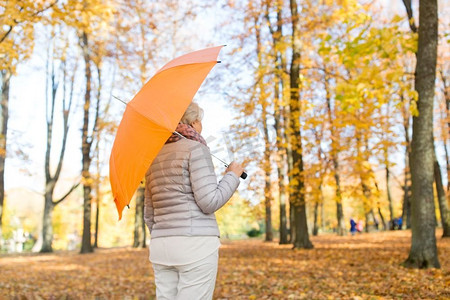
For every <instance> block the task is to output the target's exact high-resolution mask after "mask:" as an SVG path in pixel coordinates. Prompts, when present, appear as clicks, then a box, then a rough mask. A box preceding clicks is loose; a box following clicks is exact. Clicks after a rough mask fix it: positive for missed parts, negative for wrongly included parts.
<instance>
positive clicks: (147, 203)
mask: <svg viewBox="0 0 450 300" xmlns="http://www.w3.org/2000/svg"><path fill="white" fill-rule="evenodd" d="M148 184H149V183H148V182H147V183H146V186H145V200H144V222H145V224H147V227H148V230H149V231H150V234H151V233H152V227H153V223H154V221H153V203H152V195H151V193H150V188H149V186H148Z"/></svg>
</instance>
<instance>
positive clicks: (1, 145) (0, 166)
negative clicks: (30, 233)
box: [0, 70, 11, 240]
mask: <svg viewBox="0 0 450 300" xmlns="http://www.w3.org/2000/svg"><path fill="white" fill-rule="evenodd" d="M1 76H2V102H1V105H0V108H1V112H0V118H1V120H0V126H1V128H0V240H1V239H2V236H3V235H2V220H3V205H4V200H5V159H6V135H7V132H8V118H9V83H10V79H11V73H10V72H9V71H8V70H2V71H1Z"/></svg>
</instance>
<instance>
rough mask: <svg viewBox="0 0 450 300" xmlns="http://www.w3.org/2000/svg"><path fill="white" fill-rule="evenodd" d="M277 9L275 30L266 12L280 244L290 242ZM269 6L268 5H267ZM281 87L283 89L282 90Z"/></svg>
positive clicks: (278, 15) (279, 15)
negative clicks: (271, 59) (271, 57)
mask: <svg viewBox="0 0 450 300" xmlns="http://www.w3.org/2000/svg"><path fill="white" fill-rule="evenodd" d="M275 5H276V10H277V26H276V29H275V30H274V29H273V27H272V25H271V24H270V18H269V13H266V19H267V22H269V29H270V32H271V34H272V42H273V49H274V64H275V80H274V94H275V103H274V106H275V108H274V111H275V113H274V118H275V124H274V128H275V132H276V146H277V149H278V157H277V172H278V183H279V184H278V187H279V193H278V195H279V197H278V198H279V201H280V242H279V243H280V245H283V244H288V243H289V241H288V230H287V219H286V202H287V201H286V200H287V199H286V190H287V183H286V182H287V178H286V177H287V175H286V164H287V161H286V159H287V156H286V147H285V146H284V141H285V139H284V134H283V132H282V128H283V127H284V125H283V121H285V116H284V110H283V106H282V101H281V100H282V98H283V95H284V92H283V91H284V86H285V85H284V76H283V69H282V68H283V54H282V53H280V51H279V50H278V44H279V43H280V39H281V38H282V36H283V32H282V5H280V1H277V2H276V4H275ZM267 8H268V7H267ZM280 89H281V91H280Z"/></svg>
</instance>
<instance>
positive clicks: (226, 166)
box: [214, 156, 247, 180]
mask: <svg viewBox="0 0 450 300" xmlns="http://www.w3.org/2000/svg"><path fill="white" fill-rule="evenodd" d="M214 157H215V156H214ZM216 158H217V157H216ZM224 165H225V168H228V164H224ZM240 177H241V178H242V179H244V180H245V179H246V178H247V173H245V172H242V174H241V176H240Z"/></svg>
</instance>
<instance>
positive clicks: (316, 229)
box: [312, 201, 319, 236]
mask: <svg viewBox="0 0 450 300" xmlns="http://www.w3.org/2000/svg"><path fill="white" fill-rule="evenodd" d="M318 215H319V202H318V201H316V202H315V203H314V226H313V232H312V234H313V235H314V236H317V235H318V234H319V226H318Z"/></svg>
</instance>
